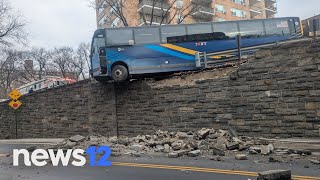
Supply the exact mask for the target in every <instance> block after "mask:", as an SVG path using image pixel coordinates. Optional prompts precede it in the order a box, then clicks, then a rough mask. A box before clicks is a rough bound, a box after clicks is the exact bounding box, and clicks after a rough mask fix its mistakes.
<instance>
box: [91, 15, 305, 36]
mask: <svg viewBox="0 0 320 180" xmlns="http://www.w3.org/2000/svg"><path fill="white" fill-rule="evenodd" d="M290 18H299V17H278V18H267V19H246V20H233V21H213V22H200V23H190V24H164V25H152V26H128V27H117V28H100V29H97V30H96V31H95V34H97V33H99V32H101V31H103V30H108V29H112V30H113V29H126V28H130V29H139V28H146V27H159V26H161V27H162V26H164V27H165V26H177V25H181V26H183V25H193V24H211V23H232V22H244V21H261V20H273V19H290Z"/></svg>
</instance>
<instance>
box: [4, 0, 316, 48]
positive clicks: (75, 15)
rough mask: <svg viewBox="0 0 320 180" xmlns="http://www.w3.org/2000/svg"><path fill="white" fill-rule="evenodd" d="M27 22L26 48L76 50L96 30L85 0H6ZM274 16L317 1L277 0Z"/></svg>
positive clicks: (304, 11)
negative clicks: (64, 48)
mask: <svg viewBox="0 0 320 180" xmlns="http://www.w3.org/2000/svg"><path fill="white" fill-rule="evenodd" d="M9 1H10V2H12V4H13V5H14V7H15V8H16V9H18V10H19V11H20V12H21V14H23V15H24V16H25V17H26V19H27V20H28V21H29V26H28V32H29V33H30V46H38V47H46V48H53V47H57V46H72V47H76V46H77V45H78V44H79V43H80V42H90V40H91V36H92V34H93V31H94V30H95V29H96V21H95V12H94V10H93V9H91V8H90V7H89V3H88V0H9ZM226 1H227V0H226ZM278 11H279V13H278V15H277V16H278V17H283V16H299V17H302V18H303V19H304V18H308V17H311V16H313V15H315V14H320V0H278Z"/></svg>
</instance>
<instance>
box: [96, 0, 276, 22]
mask: <svg viewBox="0 0 320 180" xmlns="http://www.w3.org/2000/svg"><path fill="white" fill-rule="evenodd" d="M114 2H116V3H114ZM121 2H124V3H121ZM96 5H97V12H96V13H97V27H98V28H105V27H107V28H114V27H121V26H125V24H126V25H127V26H143V25H150V24H152V25H161V24H177V23H195V22H210V21H227V20H243V19H261V18H272V17H274V16H275V14H276V13H277V2H276V0H127V1H121V0H120V1H118V0H96ZM119 7H121V10H122V11H121V13H119V11H118V8H119ZM119 15H121V17H122V18H119ZM123 19H125V21H126V23H125V24H124V22H123Z"/></svg>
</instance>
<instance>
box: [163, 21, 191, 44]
mask: <svg viewBox="0 0 320 180" xmlns="http://www.w3.org/2000/svg"><path fill="white" fill-rule="evenodd" d="M178 36H179V37H183V36H186V28H185V26H184V25H178V26H162V27H161V42H162V43H176V42H178V38H172V37H178Z"/></svg>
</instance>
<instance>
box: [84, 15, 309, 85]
mask: <svg viewBox="0 0 320 180" xmlns="http://www.w3.org/2000/svg"><path fill="white" fill-rule="evenodd" d="M239 36H241V42H240V47H241V48H243V49H246V50H250V49H253V48H256V47H259V46H262V45H268V44H274V43H278V42H281V41H287V40H290V39H297V38H300V37H302V36H303V32H302V26H301V21H300V19H299V18H298V17H286V18H272V19H259V20H241V21H224V22H208V23H197V24H176V25H161V26H141V27H123V28H106V29H98V30H96V31H95V33H94V35H93V38H92V45H91V55H90V60H91V71H90V72H91V76H93V77H94V78H95V79H97V80H99V81H104V80H110V79H113V80H114V81H116V82H120V81H125V80H127V79H129V78H131V77H134V76H135V75H144V74H158V73H168V72H181V71H192V70H198V69H199V67H198V66H196V65H195V64H196V60H195V59H196V58H195V55H196V54H197V52H202V53H206V54H207V55H208V59H209V60H210V61H215V60H217V59H219V58H216V56H214V54H216V53H220V52H233V50H236V49H238V48H239V43H238V44H237V39H238V38H237V37H239ZM210 54H211V56H210Z"/></svg>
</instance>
